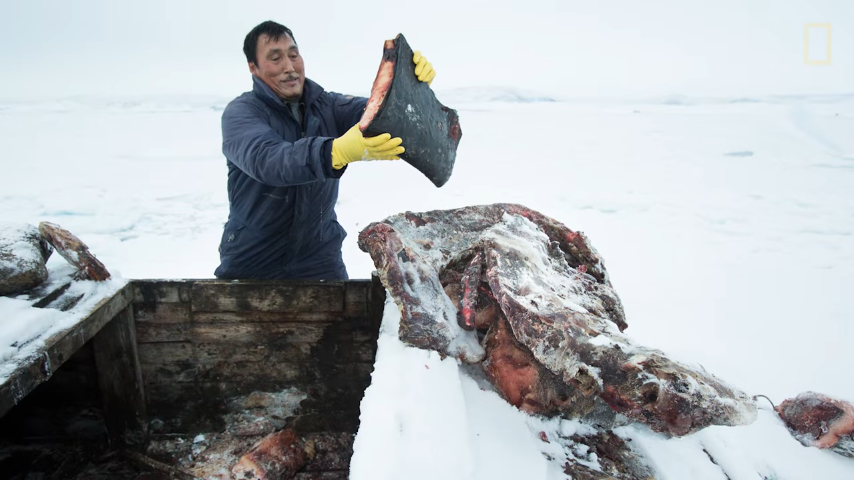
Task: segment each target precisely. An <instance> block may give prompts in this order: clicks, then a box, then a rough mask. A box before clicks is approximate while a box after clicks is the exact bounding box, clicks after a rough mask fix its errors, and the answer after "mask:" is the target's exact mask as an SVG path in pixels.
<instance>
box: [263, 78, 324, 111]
mask: <svg viewBox="0 0 854 480" xmlns="http://www.w3.org/2000/svg"><path fill="white" fill-rule="evenodd" d="M252 92H253V93H254V94H255V96H256V97H258V98H260V99H261V100H262V101H263V102H264V103H266V104H267V105H269V106H270V107H272V108H274V109H276V110H286V109H287V106H286V105H285V102H283V101H282V99H280V98H279V97H277V96H276V94H275V93H273V90H272V89H271V88H270V87H268V86H267V84H266V83H264V81H263V80H261V79H260V78H258V77H256V76H255V75H252ZM321 93H323V87H321V86H320V85H318V84H316V83H314V82H313V81H312V80H309V79H308V78H306V79H305V84H304V85H303V90H302V98H301V99H300V101H301V102H303V103H305V105H306V107H308V106H309V105H311V104H312V103H314V101H315V100H317V97H319V96H320V94H321Z"/></svg>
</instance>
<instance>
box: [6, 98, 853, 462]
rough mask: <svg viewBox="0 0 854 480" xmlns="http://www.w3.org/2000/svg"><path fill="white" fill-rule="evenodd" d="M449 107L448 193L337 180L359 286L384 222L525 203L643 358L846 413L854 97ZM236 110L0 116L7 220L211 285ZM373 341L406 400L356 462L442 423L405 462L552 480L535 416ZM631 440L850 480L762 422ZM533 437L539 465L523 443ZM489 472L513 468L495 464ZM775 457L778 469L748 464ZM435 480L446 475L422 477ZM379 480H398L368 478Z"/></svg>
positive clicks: (202, 102) (56, 107)
mask: <svg viewBox="0 0 854 480" xmlns="http://www.w3.org/2000/svg"><path fill="white" fill-rule="evenodd" d="M438 94H439V97H440V99H443V100H445V99H447V100H446V103H448V104H449V105H451V106H453V107H455V108H457V109H458V110H459V113H460V117H461V125H462V130H463V139H462V142H461V144H460V149H459V152H458V157H457V165H456V168H455V171H454V175H453V177H452V178H451V180H450V181H449V182H448V184H447V185H446V186H445V187H443V188H441V189H436V188H435V187H434V186H433V185H432V184H431V183H430V182H429V181H428V180H427V179H425V178H424V177H422V176H421V174H420V173H418V172H417V171H416V170H414V169H412V168H411V167H409V166H408V165H406V164H405V163H404V162H393V163H392V162H371V163H363V164H356V165H353V166H352V167H351V168H350V169H349V170H348V172H347V174H346V175H345V176H344V178H343V180H342V183H341V195H340V199H339V204H338V216H339V221H340V223H341V224H342V225H343V226H344V227H345V228H346V229H347V231H348V232H349V234H350V235H349V236H348V238H347V240H346V242H345V247H344V255H345V261H346V263H347V266H348V269H349V272H350V276H351V277H352V278H366V277H368V276H369V275H370V273H371V271H372V270H373V265H372V263H371V260H370V257H369V256H368V255H367V254H365V253H362V252H361V251H359V249H358V248H357V246H356V237H357V234H358V232H359V231H360V230H361V229H362V228H363V227H365V226H366V225H367V224H368V223H370V222H372V221H376V220H381V219H382V218H384V217H386V216H388V215H392V214H395V213H399V212H402V211H405V210H411V211H424V210H432V209H442V208H452V207H460V206H464V205H475V204H485V203H493V202H515V203H521V204H523V205H526V206H528V207H531V208H534V209H536V210H539V211H540V212H542V213H544V214H546V215H549V216H551V217H553V218H556V219H558V220H560V221H562V222H563V223H565V224H566V225H567V226H569V227H570V228H572V229H576V230H582V231H584V232H585V233H586V234H587V235H588V236H589V238H590V239H591V241H592V243H593V244H594V245H595V246H596V248H597V249H598V250H599V252H600V253H601V254H602V255H603V256H604V258H605V261H606V266H607V268H608V270H609V272H610V275H611V280H612V282H613V284H614V286H615V288H616V289H617V292H618V293H619V294H620V296H621V298H622V300H623V303H624V306H625V310H626V314H627V320H628V323H629V329H628V330H626V333H627V334H628V335H630V336H632V337H633V338H635V339H636V340H637V341H638V342H640V343H642V344H646V345H649V346H653V347H656V348H660V349H662V350H664V351H665V352H667V353H668V354H670V355H671V356H673V357H675V358H677V359H679V360H682V361H685V362H689V363H699V364H702V365H703V366H704V367H705V368H706V369H707V370H708V371H710V372H712V373H714V374H715V375H717V376H719V377H722V378H724V379H726V380H727V381H728V382H730V383H732V384H734V385H736V386H738V387H740V388H742V389H743V390H745V391H747V392H748V393H750V394H765V395H768V396H769V397H771V398H772V399H773V400H774V401H775V402H779V401H782V400H783V399H784V398H788V397H792V396H794V395H796V394H797V393H799V392H802V391H805V390H815V391H819V392H823V393H825V394H828V395H831V396H834V397H837V398H841V399H845V400H849V401H854V373H852V371H851V370H850V365H851V362H850V338H852V336H853V335H854V316H852V313H851V312H853V311H854V295H851V285H854V194H852V191H854V190H852V189H854V135H851V132H852V131H854V95H852V96H845V95H837V96H813V97H809V96H803V97H795V96H789V97H784V96H778V97H770V96H769V97H751V98H745V97H733V98H692V97H662V98H644V99H639V100H620V101H617V100H613V101H606V100H598V101H587V102H583V101H558V102H546V101H543V100H546V99H545V98H542V97H545V95H534V94H531V95H529V96H526V95H525V94H519V93H518V92H514V91H507V90H495V91H494V92H489V91H484V90H478V91H472V90H468V91H466V90H460V91H446V92H442V91H441V90H440V91H439V92H438ZM228 100H229V99H225V98H202V97H180V98H178V97H149V98H129V99H108V100H104V99H100V100H99V99H94V98H88V97H77V98H68V99H66V100H62V101H51V102H39V103H33V102H23V101H22V102H12V101H6V102H2V103H0V145H3V151H2V160H0V161H2V162H3V166H4V168H3V173H2V175H0V219H2V220H3V221H14V222H28V223H32V224H37V223H38V222H39V221H45V220H46V221H51V222H55V223H58V224H59V225H61V226H62V227H64V228H67V229H69V230H70V231H71V232H73V233H75V234H76V235H78V236H79V237H80V238H81V239H82V240H83V241H84V242H86V243H87V244H88V245H89V247H90V250H91V251H92V252H93V253H94V254H95V255H97V256H98V258H99V259H100V260H102V261H103V262H104V264H105V265H106V266H107V267H108V268H109V269H110V270H111V272H113V273H114V274H119V275H120V276H122V277H124V278H156V277H210V276H212V273H213V270H214V268H215V267H216V266H217V264H218V253H217V246H218V243H219V237H220V234H221V229H222V224H223V223H224V222H225V220H226V217H227V213H228V205H227V198H226V192H225V180H226V178H225V176H226V167H225V160H224V158H223V157H222V155H221V153H220V131H219V117H220V114H221V110H222V108H223V107H224V105H225V103H226V102H227V101H228ZM508 100H510V101H508ZM525 100H531V101H530V102H525ZM54 257H55V258H52V259H51V262H57V261H59V262H61V261H62V260H61V259H58V258H56V257H57V256H56V255H54ZM4 316H5V315H4ZM381 342H382V343H381V344H380V354H381V355H380V357H379V358H380V359H379V361H378V364H377V367H376V373H375V381H376V385H375V387H372V389H373V388H376V389H382V388H383V387H381V385H382V384H383V382H388V381H389V379H390V378H398V380H396V384H395V388H397V389H399V392H398V393H399V395H400V396H399V397H393V398H399V399H400V400H401V402H403V401H404V400H407V399H408V400H410V401H409V403H400V404H396V405H395V406H394V409H377V408H376V405H373V406H372V404H371V403H369V402H368V400H369V399H370V398H371V390H369V391H368V397H366V403H365V405H363V406H364V407H365V409H366V410H365V411H364V412H363V415H365V417H364V418H365V419H367V422H365V421H364V420H363V424H364V425H368V424H369V425H372V426H373V427H374V434H375V436H374V437H362V436H361V435H360V437H359V439H358V440H357V447H358V448H361V450H359V449H357V453H356V457H355V458H354V468H356V466H357V465H365V463H364V462H366V461H367V460H366V458H369V457H368V456H367V455H369V454H368V453H367V452H369V451H370V445H371V444H370V441H369V440H365V438H374V439H375V440H376V442H381V443H382V444H383V445H386V442H389V441H392V438H391V437H389V435H390V434H391V433H393V428H392V427H391V426H390V425H392V424H393V422H394V421H396V420H395V419H394V418H391V417H390V416H392V415H393V413H392V412H395V413H394V415H400V416H401V418H403V419H405V420H407V421H413V420H418V423H416V424H411V425H409V427H408V428H411V432H413V434H414V433H415V432H419V431H422V430H423V429H427V430H429V429H430V428H431V427H434V426H435V425H437V424H438V422H439V420H440V419H444V423H442V425H445V426H449V427H450V426H451V425H456V427H454V428H455V429H454V430H451V431H449V432H447V436H446V437H444V438H443V439H437V438H434V437H431V436H430V435H425V438H432V439H433V440H434V441H433V442H431V443H430V445H431V446H432V447H433V450H429V451H423V452H419V451H418V449H417V448H416V447H417V446H418V445H421V446H423V445H425V443H423V441H418V440H417V437H413V436H410V435H407V434H401V435H403V436H402V437H401V436H400V435H398V437H395V438H397V440H396V441H399V442H401V443H400V444H399V445H398V446H396V447H394V451H395V452H396V453H397V454H398V457H397V461H398V462H399V463H398V464H395V465H398V466H399V465H404V466H409V467H411V468H415V465H418V466H419V467H418V468H427V467H426V466H431V467H436V468H439V466H442V465H444V467H442V468H445V467H447V468H450V466H451V465H458V466H459V467H460V468H461V470H459V471H460V472H478V473H477V475H478V477H475V474H471V475H462V474H461V475H462V476H459V477H457V478H487V477H491V478H520V476H521V478H559V477H549V476H548V475H554V474H555V472H551V473H549V470H548V468H549V467H548V466H547V465H545V464H544V463H543V461H542V458H543V457H542V455H540V454H539V452H540V451H541V450H542V448H543V447H542V446H539V445H535V443H536V442H539V443H542V442H540V440H539V439H538V438H537V437H536V435H534V433H531V432H534V431H535V430H536V429H538V428H539V429H540V430H548V428H547V427H539V426H534V427H532V426H531V425H533V424H536V423H537V422H539V421H538V420H530V419H525V418H523V416H522V415H521V414H518V412H515V413H514V412H513V411H511V410H512V409H510V410H508V408H509V407H506V405H504V404H502V403H501V402H500V400H499V399H498V398H497V397H496V396H495V395H494V394H492V393H485V392H481V391H480V390H479V389H478V388H477V386H476V384H475V383H474V382H473V381H471V380H470V379H468V378H467V377H465V376H462V375H460V374H459V372H458V370H457V368H456V364H455V363H453V362H450V361H447V360H446V361H444V362H441V361H439V360H438V358H437V357H436V356H435V355H431V354H428V353H426V352H421V351H415V350H412V349H409V348H404V347H402V346H401V345H399V344H395V343H394V339H393V338H391V339H390V338H387V337H386V336H384V337H383V340H382V341H381ZM425 365H427V366H428V367H429V368H426V369H425V368H424V366H425ZM404 380H405V381H406V384H405V385H401V382H403V381H404ZM394 392H395V390H394V389H389V390H388V394H389V395H392V394H395V393H394ZM426 398H429V399H430V400H431V401H432V402H433V403H430V404H429V405H428V404H427V403H425V402H424V400H425V399H426ZM386 401H390V400H388V399H387V400H386ZM371 408H374V409H375V410H374V412H375V413H374V414H371V413H370V411H371ZM424 409H427V410H424ZM418 412H422V413H421V414H419V413H418ZM496 412H500V413H496ZM419 415H423V416H419ZM428 419H433V420H431V421H432V422H433V423H432V424H430V423H429V422H428ZM503 419H515V420H512V422H515V423H510V422H511V420H507V422H508V423H504V422H503ZM368 422H369V423H368ZM383 422H391V423H388V424H384V423H383ZM532 422H533V423H532ZM395 425H396V424H395ZM552 426H553V427H554V425H552ZM366 428H367V427H366ZM394 428H397V427H394ZM554 428H569V427H566V426H563V427H561V426H560V425H558V426H557V427H554ZM383 429H385V430H383ZM419 429H422V430H419ZM629 430H630V431H629V432H628V433H627V434H626V435H627V436H629V437H632V438H634V437H635V436H636V437H637V438H639V439H640V440H638V442H637V444H638V445H641V446H642V447H643V448H646V449H648V450H649V452H650V453H649V455H648V458H649V459H651V460H652V461H653V462H654V463H655V465H657V466H658V467H659V468H660V474H661V476H662V478H673V479H681V478H723V477H722V476H721V474H720V470H717V471H714V472H712V473H709V474H708V475H706V476H703V475H704V474H702V473H696V472H695V473H686V472H685V471H681V473H680V471H679V470H678V468H682V467H679V466H678V465H676V466H674V465H669V466H668V464H667V461H666V459H665V457H673V456H679V455H682V453H684V452H688V451H689V450H690V452H693V453H685V455H684V456H685V458H687V457H690V456H691V455H695V454H696V453H697V452H699V453H700V454H702V449H699V450H697V449H696V448H693V447H692V445H695V444H698V442H699V443H702V444H703V445H705V446H706V447H707V448H709V449H718V450H721V451H730V453H731V454H723V456H724V457H725V458H727V459H729V460H730V461H731V462H734V463H733V464H732V465H733V466H732V467H730V470H727V472H728V474H729V475H730V478H732V479H736V478H751V479H752V478H756V476H755V475H756V472H764V473H765V474H771V473H773V474H774V475H776V477H769V478H777V479H809V478H825V479H829V478H839V479H842V478H854V460H849V459H843V458H842V457H838V458H837V457H836V456H834V455H833V454H831V453H827V452H818V451H812V450H808V449H805V448H803V447H800V446H799V444H797V443H796V442H795V441H794V440H791V439H789V438H788V437H787V435H788V434H786V432H785V431H784V430H783V429H782V427H781V426H780V425H779V423H778V422H776V421H775V420H774V419H773V417H772V416H771V415H770V414H769V413H768V412H763V413H762V414H761V415H760V419H759V421H758V423H757V424H756V425H755V426H752V427H747V428H743V429H740V430H738V431H739V432H742V433H734V432H736V430H731V431H724V430H725V429H709V430H708V431H707V432H708V433H706V432H701V433H700V434H698V435H696V436H694V437H691V438H689V439H684V440H674V441H669V442H664V441H663V440H661V439H660V438H659V437H657V436H653V435H651V434H648V433H644V432H641V430H639V429H634V430H632V429H631V428H629ZM368 431H369V430H366V431H365V434H366V435H368V433H367V432H368ZM424 431H426V430H424ZM477 434H480V437H478V436H477ZM484 437H490V438H505V439H509V438H515V439H517V440H516V443H508V444H501V443H500V442H490V443H483V442H484V440H482V438H484ZM366 442H368V443H367V446H366ZM407 442H409V443H407ZM412 442H416V443H412ZM524 442H529V447H525V448H527V450H526V449H525V448H521V447H519V448H516V446H518V445H521V444H522V443H524ZM751 442H755V443H757V444H761V446H760V445H753V443H751ZM793 442H795V443H793ZM502 445H503V446H502ZM749 445H750V448H754V449H755V452H757V453H756V455H755V456H752V457H749V458H748V459H747V460H745V459H744V458H742V457H740V456H739V455H742V453H739V452H741V451H742V450H744V449H746V448H748V446H749ZM373 446H374V448H377V447H378V446H380V443H376V444H374V445H373ZM407 446H408V447H407ZM520 448H521V450H520ZM495 449H498V452H497V453H496V452H495V451H494V450H495ZM796 451H797V452H807V453H794V452H796ZM360 452H361V453H360ZM680 452H682V453H680ZM766 453H767V455H766ZM703 455H704V454H703ZM798 455H800V456H798ZM499 456H503V457H504V458H508V459H509V458H513V459H517V461H514V462H510V463H509V464H507V463H506V462H505V463H502V464H501V465H503V466H501V467H500V468H499V466H497V465H495V466H492V467H486V466H484V462H485V461H486V460H487V459H489V458H494V457H499ZM794 459H801V460H802V461H803V462H808V464H809V465H815V468H820V469H819V470H817V471H814V470H810V469H809V468H807V467H803V468H802V467H801V466H799V465H800V464H799V463H797V462H795V460H794ZM766 460H767V463H768V468H767V469H766V470H762V469H761V468H760V467H758V466H755V465H754V466H753V467H750V465H753V464H752V463H751V462H760V461H766ZM801 460H799V461H801ZM774 462H782V463H776V464H775V463H774ZM792 462H795V463H792ZM707 463H708V462H707ZM526 465H528V466H529V467H530V468H529V469H527V470H526V469H525V466H526ZM537 465H539V467H536V466H537ZM685 465H692V464H691V463H690V462H688V463H687V464H685ZM745 465H747V466H745ZM376 468H377V469H380V468H384V467H383V466H380V465H376ZM389 468H392V467H389ZM395 468H396V467H395ZM533 468H539V469H540V470H531V469H533ZM751 468H753V473H750V474H747V473H739V472H747V471H748V470H750V469H751ZM514 469H518V470H520V471H525V472H528V473H527V474H521V473H520V474H512V472H514V471H515V470H514ZM400 471H402V470H395V472H398V473H399V472H400ZM430 471H433V470H430ZM442 471H445V470H442ZM485 472H493V474H491V475H487V474H486V473H485ZM531 472H533V473H531ZM537 472H539V473H537ZM846 474H847V475H846ZM715 475H717V476H715ZM750 475H753V476H750ZM354 476H355V475H354ZM439 477H442V478H451V477H445V476H444V475H439V476H434V477H431V478H439ZM362 478H367V477H362ZM371 478H395V477H394V475H392V476H383V474H382V472H379V470H377V471H376V475H375V476H373V477H371ZM407 478H415V477H413V476H408V477H407Z"/></svg>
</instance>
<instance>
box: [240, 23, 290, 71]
mask: <svg viewBox="0 0 854 480" xmlns="http://www.w3.org/2000/svg"><path fill="white" fill-rule="evenodd" d="M261 35H267V37H269V39H270V40H271V41H273V42H278V41H279V39H280V38H282V37H284V36H285V35H287V36H289V37H291V40H293V41H294V44H295V45H296V43H297V40H296V39H295V38H294V32H292V31H291V29H290V28H288V27H286V26H284V25H282V24H279V23H276V22H274V21H272V20H267V21H266V22H262V23H259V24H258V26H256V27H255V28H253V29H252V30H251V31H250V32H249V33H247V34H246V40H244V41H243V53H244V54H246V61H247V62H250V63H254V64H256V65H257V64H258V39H259V38H261Z"/></svg>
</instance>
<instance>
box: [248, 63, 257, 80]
mask: <svg viewBox="0 0 854 480" xmlns="http://www.w3.org/2000/svg"><path fill="white" fill-rule="evenodd" d="M249 72H251V73H252V75H255V76H256V77H257V76H258V67H256V66H255V62H249Z"/></svg>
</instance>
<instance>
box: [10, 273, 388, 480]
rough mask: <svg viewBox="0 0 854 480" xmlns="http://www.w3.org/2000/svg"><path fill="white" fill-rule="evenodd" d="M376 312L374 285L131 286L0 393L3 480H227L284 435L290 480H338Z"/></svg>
mask: <svg viewBox="0 0 854 480" xmlns="http://www.w3.org/2000/svg"><path fill="white" fill-rule="evenodd" d="M384 301H385V289H384V288H383V287H382V284H381V283H380V282H379V279H378V278H377V277H376V275H374V278H372V279H371V280H349V281H332V282H296V281H220V280H137V281H132V282H130V283H129V284H128V285H127V286H125V287H124V288H122V289H121V290H120V291H118V293H116V294H115V295H113V296H112V297H111V298H106V299H104V300H102V301H101V302H100V303H98V306H97V307H96V308H95V309H94V310H93V311H92V312H91V313H90V314H89V315H88V316H87V317H86V318H85V319H83V320H82V321H80V322H78V323H77V324H76V325H75V326H74V327H73V328H70V329H67V330H65V331H63V332H62V333H61V334H59V335H54V336H52V337H51V338H50V339H48V340H47V341H46V342H45V343H46V345H45V348H44V349H43V351H42V352H40V353H41V355H40V356H37V358H36V357H34V358H33V360H32V361H31V362H29V363H28V364H26V365H21V366H20V367H19V368H17V369H16V371H15V373H14V374H13V375H12V376H10V377H9V378H8V379H7V380H6V381H5V382H4V383H3V384H2V385H0V416H2V418H0V478H20V479H26V478H45V479H47V478H149V479H154V478H178V477H182V476H184V477H186V478H193V477H199V478H211V476H213V478H228V477H227V473H226V472H225V471H224V469H230V468H231V466H232V465H233V464H234V462H235V461H236V460H237V459H238V458H239V457H240V456H241V455H242V454H244V453H246V452H247V451H248V450H249V449H250V448H251V447H252V445H253V444H254V443H256V442H257V441H258V440H260V439H261V438H263V437H264V436H266V435H268V434H269V433H272V432H273V431H276V430H279V429H281V428H292V429H293V430H294V431H295V432H297V433H298V434H299V435H300V436H301V437H302V438H303V439H305V440H306V441H307V442H308V443H307V444H308V445H310V449H311V455H310V456H309V461H308V463H307V464H306V465H305V466H304V467H303V468H302V469H301V470H300V473H298V475H297V476H296V477H295V478H302V479H309V478H324V479H332V478H347V475H348V471H349V461H350V457H351V456H352V443H353V437H354V436H355V433H356V431H357V429H358V425H359V403H360V402H361V399H362V396H363V395H364V392H365V389H366V388H367V387H368V385H369V384H370V381H371V378H370V377H371V372H372V369H373V363H374V358H375V355H376V348H377V337H378V334H379V327H380V322H381V319H382V312H383V304H384ZM217 462H219V463H217ZM214 467H216V468H219V470H220V471H221V472H220V473H221V476H219V477H217V476H215V475H214V473H215V472H214V470H215V469H214ZM171 469H174V470H171Z"/></svg>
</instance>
